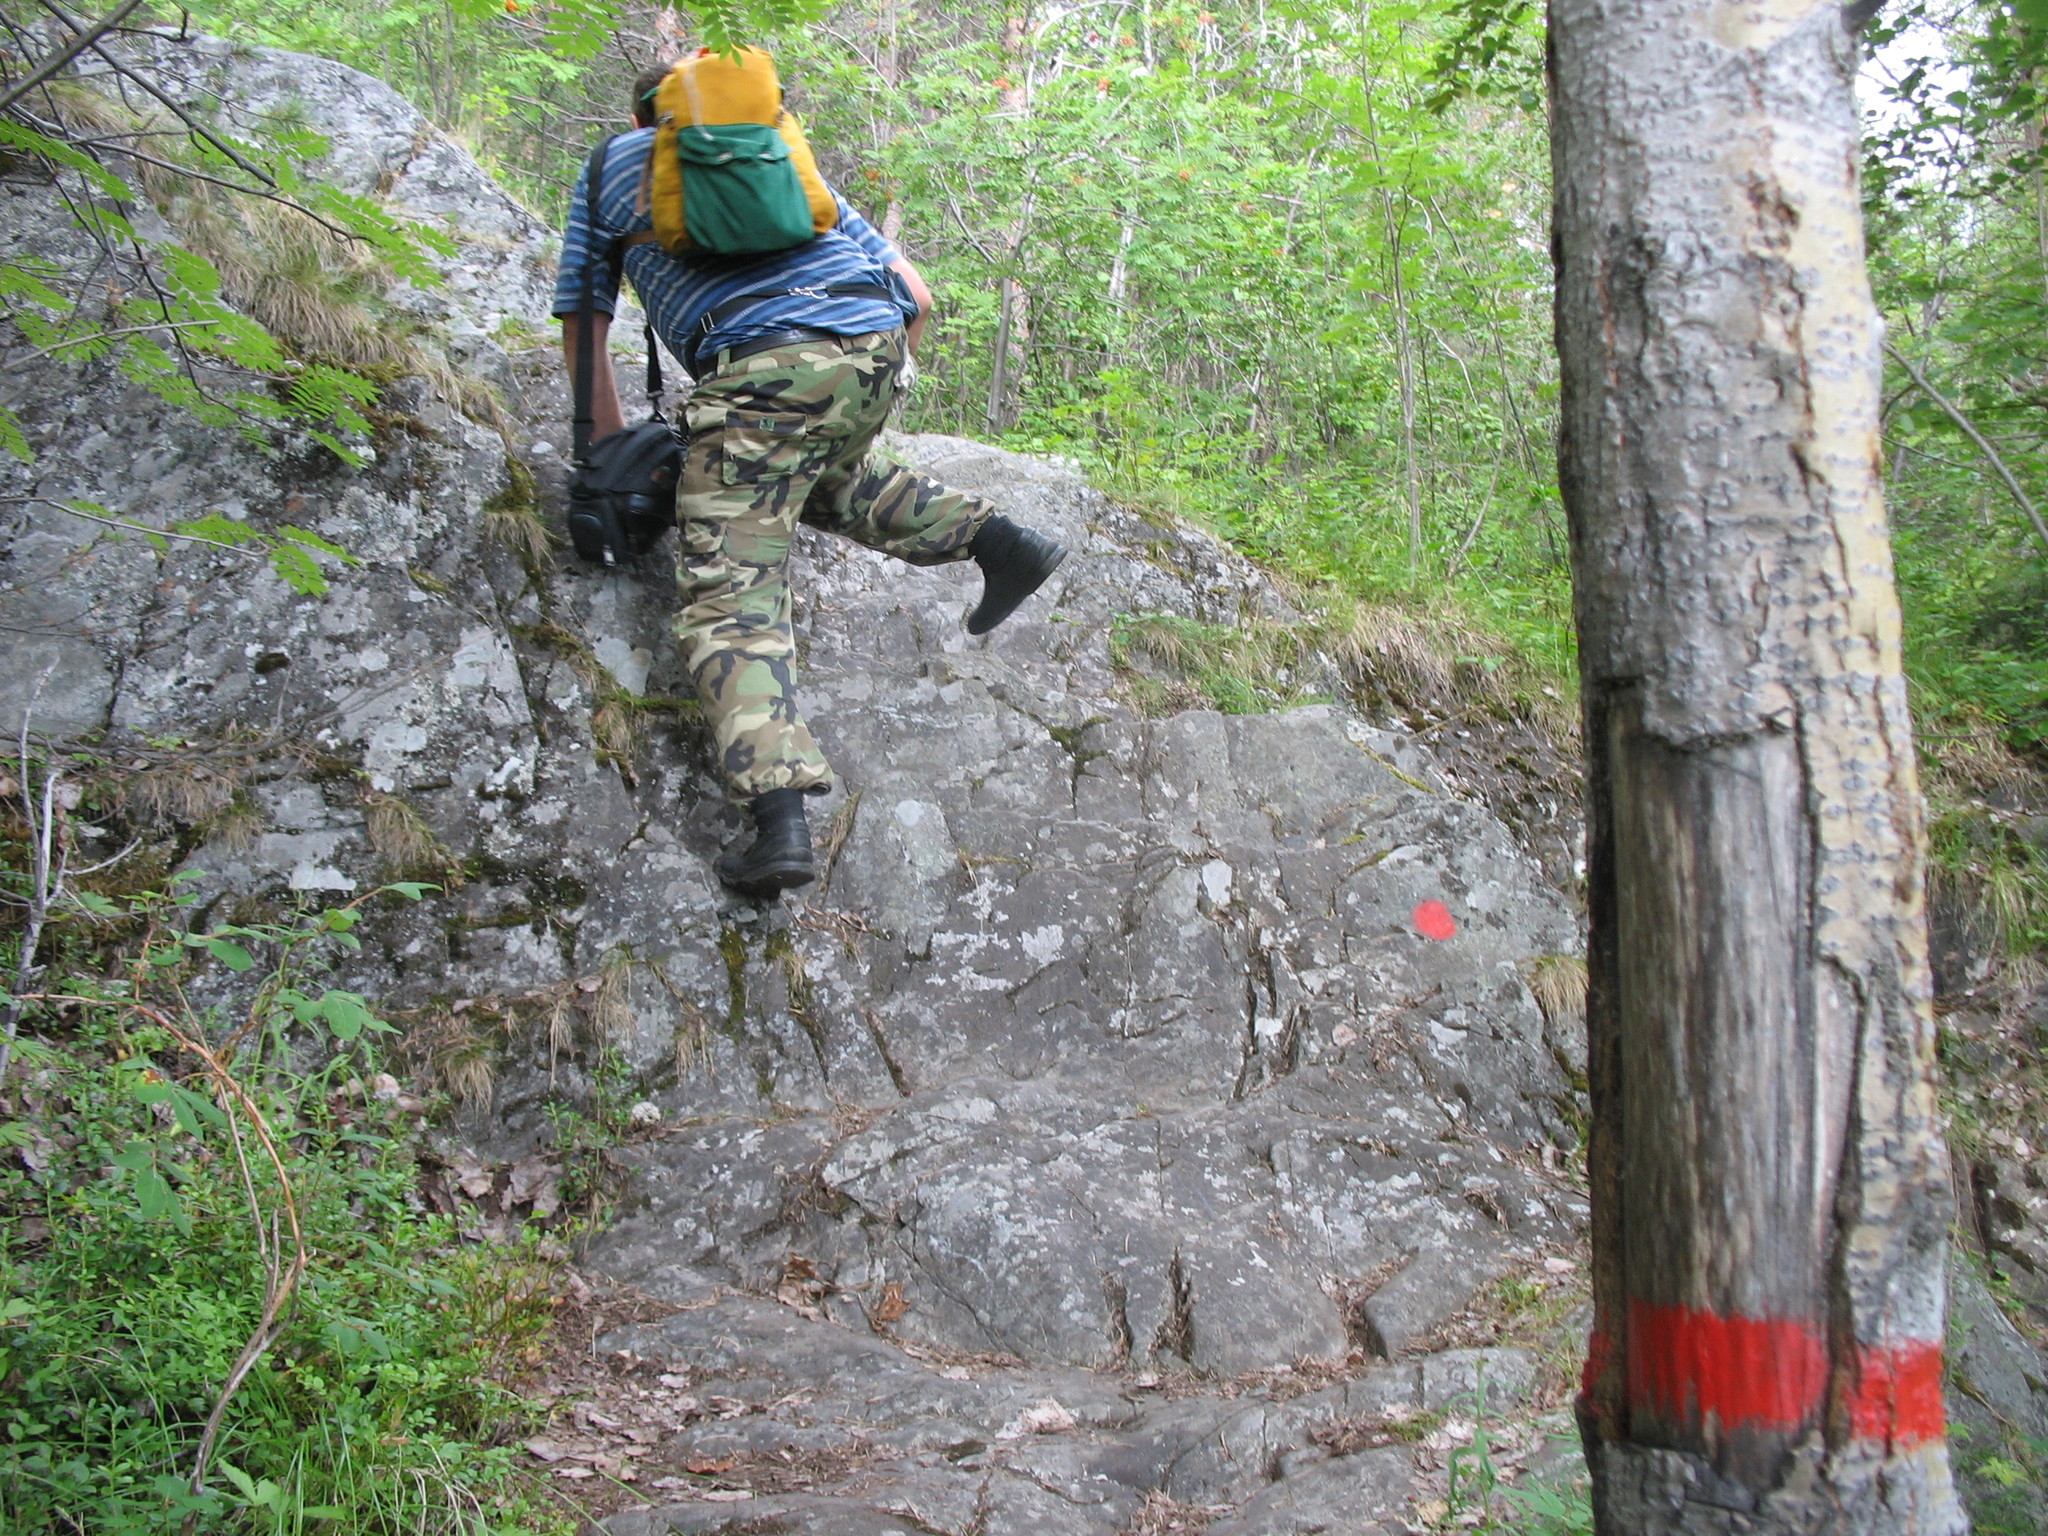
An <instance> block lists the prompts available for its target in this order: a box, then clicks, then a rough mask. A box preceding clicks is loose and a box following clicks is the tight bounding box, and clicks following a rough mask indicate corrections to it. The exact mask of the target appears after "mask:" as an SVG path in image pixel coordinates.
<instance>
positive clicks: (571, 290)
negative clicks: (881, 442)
mask: <svg viewBox="0 0 2048 1536" xmlns="http://www.w3.org/2000/svg"><path fill="white" fill-rule="evenodd" d="M763 71H765V81H764V79H763ZM749 91H751V92H753V93H754V95H753V96H752V97H751V98H747V97H746V96H745V93H746V92H749ZM763 91H769V92H772V94H769V95H766V96H765V97H764V96H762V95H761V92H763ZM721 93H723V94H721ZM743 99H753V100H756V101H761V100H765V101H766V103H767V105H766V108H765V110H756V111H754V112H753V113H752V114H751V116H752V119H753V121H744V120H741V119H746V118H748V116H749V113H748V111H747V110H746V109H745V108H740V109H737V110H731V109H727V110H721V103H727V104H729V103H731V102H733V101H736V100H743ZM707 102H708V106H707ZM779 106H780V87H779V85H778V84H776V83H775V78H774V73H773V64H772V63H771V62H769V61H768V58H767V55H766V54H762V53H759V52H758V51H756V50H752V49H749V50H746V51H745V53H744V54H743V55H742V56H741V57H740V58H739V59H737V60H735V59H731V58H725V57H720V56H716V55H712V54H709V53H708V52H706V53H703V54H700V55H698V56H697V57H696V58H695V59H691V60H686V61H684V63H683V64H681V65H678V66H676V67H675V68H674V69H669V68H666V67H664V68H661V69H654V70H649V71H647V72H645V73H643V74H642V75H641V77H640V78H639V79H638V80H636V81H635V82H634V86H633V121H634V125H635V126H634V129H633V131H631V132H628V133H622V134H620V135H618V136H616V137H615V138H613V139H611V140H609V141H608V143H607V145H606V146H605V147H604V148H603V149H602V151H601V152H600V154H599V155H595V156H593V162H592V163H593V164H595V163H597V162H598V161H599V160H600V159H601V161H602V170H601V175H600V177H599V184H598V188H597V197H596V199H595V209H596V223H597V228H596V229H595V230H593V228H592V227H591V223H592V221H591V216H590V212H589V210H590V208H591V206H592V201H591V199H590V198H589V197H588V195H587V194H588V191H589V188H588V182H589V177H590V168H589V167H588V166H586V168H585V171H584V177H583V180H582V181H580V182H579V183H578V185H577V189H576V194H575V196H574V197H573V198H572V199H571V200H570V205H569V206H570V209H571V213H570V217H569V225H568V230H567V232H566V234H565V236H564V239H563V242H562V266H561V275H560V277H559V279H558V281H557V285H556V289H555V304H554V312H555V314H556V315H557V316H559V317H561V319H562V320H563V330H564V335H563V344H564V352H565V354H566V356H567V358H568V360H569V369H570V374H571V377H572V380H573V379H574V377H575V375H576V370H577V362H576V359H577V341H578V334H577V333H578V329H579V326H580V325H583V324H588V325H589V326H590V327H591V330H592V337H591V341H592V343H593V350H592V353H591V354H589V355H593V356H595V357H596V358H597V359H599V360H602V359H604V358H605V356H606V353H605V338H606V335H607V333H608V331H609V329H610V323H611V316H612V313H613V311H614V308H615V305H616V301H617V294H618V277H619V270H620V267H621V266H623V268H624V271H625V273H626V275H627V276H629V277H631V278H632V280H633V287H634V290H635V291H636V292H637V293H638V295H639V297H640V302H641V306H642V308H644V309H645V310H646V312H647V315H648V318H649V320H650V322H651V323H652V325H653V327H654V330H655V331H656V333H657V334H659V335H660V337H661V339H662V341H663V342H664V343H665V344H666V345H667V347H668V349H669V351H670V352H671V353H673V354H674V355H675V356H676V357H677V358H679V359H681V360H683V361H684V362H686V363H687V364H688V365H689V367H690V370H691V372H692V373H693V375H694V376H695V381H696V382H695V387H694V388H693V390H692V392H691V394H690V396H689V399H688V401H687V403H686V404H685V406H684V408H683V414H682V421H681V422H680V423H679V425H680V427H681V428H682V432H683V436H684V438H685V455H684V458H683V461H682V466H681V470H680V477H679V480H678V482H677V490H676V523H677V528H678V531H679V534H680V540H679V542H680V550H679V553H678V556H677V562H676V580H677V585H678V587H679V589H680V597H681V607H680V608H679V610H678V612H677V614H676V616H675V619H674V622H673V628H674V631H675V635H676V638H677V640H678V641H679V642H680V643H681V646H682V651H683V662H684V665H685V667H686V668H687V669H688V671H689V674H690V677H691V679H692V681H693V682H694V683H695V685H696V688H697V692H698V694H699V696H700V697H701V698H702V700H703V703H704V712H705V717H706V719H707V720H708V722H709V723H710V726H711V732H712V739H713V742H714V744H715V750H716V753H717V756H718V767H719V769H720V771H721V772H722V773H723V774H724V775H725V778H726V782H727V784H728V785H729V786H730V789H731V792H732V794H733V796H734V798H735V800H737V801H738V802H740V803H742V804H744V805H746V806H747V807H748V809H749V810H750V811H751V813H752V816H753V820H754V826H755V837H754V840H753V843H752V844H751V846H749V847H748V848H747V849H746V850H745V851H744V852H739V853H728V854H726V855H724V856H723V857H721V858H720V859H719V861H718V874H719V878H720V879H722V880H723V881H724V882H725V883H726V884H727V885H728V886H730V887H732V888H733V889H734V890H736V891H738V892H740V893H741V894H743V895H747V896H754V897H771V896H773V895H775V894H776V893H777V892H780V891H783V890H786V889H789V888H791V887H794V886H800V885H805V884H807V883H809V881H810V880H811V878H812V860H811V839H810V830H809V827H808V826H807V824H806V822H805V817H804V797H805V796H806V795H810V794H823V793H825V792H826V791H827V790H829V789H830V788H831V769H830V767H829V765H828V764H827V763H826V761H825V756H824V754H823V753H822V752H821V751H820V750H819V748H818V744H817V742H816V741H815V740H814V739H813V738H812V736H811V733H810V730H809V729H808V728H807V727H806V726H805V724H804V721H803V718H802V716H801V714H800V713H799V712H798V710H797V705H796V698H795V694H794V691H793V686H792V684H793V672H794V665H793V663H794V655H795V644H794V639H793V636H792V633H791V627H790V590H789V552H790V544H791V540H792V538H793V537H794V535H795V531H796V524H797V523H798V522H799V521H802V522H805V523H808V524H810V525H811V526H812V527H814V528H820V529H824V530H827V531H829V532H832V533H836V534H839V535H841V536H842V537H844V538H849V539H852V540H854V541H855V542H856V543H859V544H864V545H866V546H867V547H868V548H870V549H877V550H881V551H883V552H884V553H887V554H890V555H894V556H895V557H896V558H897V559H899V560H903V561H907V562H908V563H910V564H912V565H942V564H945V563H947V562H950V561H959V560H967V559H970V558H971V559H973V560H974V561H976V562H977V563H978V564H979V565H980V567H981V572H982V580H983V589H982V595H981V601H980V604H979V605H978V606H977V607H976V608H975V609H974V611H973V612H972V613H971V614H969V615H968V618H967V629H968V632H969V633H970V634H975V635H981V634H986V633H987V632H988V631H989V630H991V629H993V628H995V626H996V625H998V624H1000V623H1001V622H1002V621H1003V620H1004V619H1006V618H1008V617H1009V615H1010V614H1011V613H1012V612H1014V611H1015V610H1016V608H1017V606H1018V604H1020V603H1022V602H1023V601H1024V599H1026V598H1027V597H1029V596H1030V595H1031V594H1032V593H1033V592H1035V591H1036V590H1037V589H1038V588H1039V586H1041V585H1042V584H1043V583H1044V582H1045V580H1046V578H1047V577H1049V576H1051V575H1052V573H1053V571H1054V569H1055V568H1056V567H1057V566H1058V565H1059V563H1060V561H1061V560H1063V559H1064V558H1065V557H1066V550H1065V549H1064V548H1063V547H1062V546H1061V545H1059V544H1058V543H1057V542H1055V541H1054V540H1052V539H1049V538H1047V537H1045V536H1044V535H1042V534H1039V533H1035V532H1033V531H1032V530H1030V529H1028V528H1023V527H1020V526H1018V525H1017V524H1015V523H1013V522H1011V521H1010V520H1009V519H1008V518H1006V517H1003V516H1002V515H1001V514H1000V513H998V512H997V511H996V509H995V507H994V506H993V505H992V504H991V503H989V502H988V501H985V500H983V499H982V498H980V497H977V496H970V495H968V494H966V493H965V492H961V491H955V490H951V489H949V488H947V487H946V486H944V485H941V484H939V483H938V482H937V481H935V480H931V479H928V478H926V477H925V476H923V475H918V474H914V473H912V472H911V471H910V470H908V469H905V468H902V467H901V466H899V465H895V464H891V463H889V462H887V461H886V460H884V459H881V458H879V457H877V456H875V455H874V454H872V453H871V452H870V449H871V446H872V444H873V442H874V439H875V437H876V435H877V434H878V433H879V432H880V431H881V429H882V426H883V424H884V422H885V421H886V420H887V419H888V415H889V409H890V406H891V405H892V403H893V402H894V399H895V396H896V395H897V393H898V392H899V391H900V390H902V389H904V388H905V387H907V384H908V382H909V380H910V378H911V377H912V376H913V368H914V365H913V363H912V361H911V357H912V354H913V352H914V351H915V349H916V347H917V344H918V341H919V339H920V337H921V334H922V332H923V329H924V324H925V320H926V318H927V316H928V315H929V314H930V312H931V292H930V290H929V289H928V288H927V287H926V286H925V283H924V280H923V279H922V278H921V277H919V275H918V273H917V269H916V268H914V267H913V266H912V265H911V264H910V263H909V262H908V261H906V260H905V259H904V258H903V255H902V253H901V252H900V251H898V250H897V249H896V247H895V246H894V245H892V244H891V243H890V242H889V241H888V240H887V239H885V238H884V237H883V236H882V234H881V233H880V232H879V231H878V230H876V229H875V228H874V227H873V226H872V225H871V224H869V223H868V222H867V220H865V219H864V218H862V217H861V216H860V215H859V214H858V213H856V212H855V211H854V210H853V208H852V207H851V206H849V205H848V204H847V202H846V200H845V199H844V198H842V197H840V196H839V195H838V193H837V192H835V191H833V190H831V189H830V188H829V187H827V186H826V185H825V184H824V182H823V181H822V179H821V178H819V177H818V174H817V171H816V167H815V164H814V162H812V160H811V157H810V152H809V149H808V147H807V146H804V145H803V144H802V139H801V131H800V130H798V129H796V128H795V127H794V124H793V123H791V122H790V120H789V119H788V118H787V117H786V115H784V114H782V113H781V112H780V110H779ZM750 132H751V133H752V134H753V135H754V137H753V138H752V140H751V141H748V140H747V138H746V136H747V135H748V134H749V133H750ZM777 134H779V135H780V138H781V139H783V140H788V141H790V143H791V145H792V146H793V148H785V149H778V148H777V139H776V138H775V137H774V135H777ZM721 135H722V136H723V137H722V138H721V137H720V136H721ZM657 139H659V140H660V143H661V148H662V154H660V155H657V154H656V144H657ZM721 144H722V145H723V146H724V148H721ZM735 144H739V145H741V147H742V149H743V152H744V157H743V158H742V157H736V156H735V154H734V153H732V152H731V151H732V147H733V146H734V145H735ZM700 146H701V147H700ZM799 151H800V153H799ZM721 154H722V155H723V159H722V160H721V159H720V155H721ZM693 156H694V157H695V158H694V159H693ZM780 160H788V161H790V162H791V163H792V164H794V165H795V166H797V167H798V168H800V170H801V174H802V178H803V180H802V182H801V183H800V185H801V186H802V188H803V192H804V194H805V195H806V196H807V197H808V206H809V208H810V209H811V210H814V211H815V213H816V224H815V227H814V228H807V227H805V224H804V222H803V221H804V219H805V216H806V215H805V207H806V205H805V203H803V202H797V203H796V204H795V208H796V217H797V221H798V222H797V226H796V229H795V231H794V235H795V240H796V243H794V244H785V245H784V247H783V248H780V249H766V250H762V251H761V253H759V254H738V255H733V254H724V255H718V254H711V252H712V251H715V250H721V249H723V250H728V251H732V250H737V251H740V252H743V253H744V252H747V251H748V250H749V249H750V248H751V249H754V250H760V248H761V247H762V246H763V245H766V244H772V242H773V241H774V240H775V239H776V238H778V237H776V236H775V235H773V234H772V233H771V234H769V235H768V236H765V237H761V236H758V235H757V234H755V233H753V232H751V231H750V230H749V229H748V227H747V225H748V221H749V220H750V219H753V218H755V216H756V211H755V207H754V206H753V205H752V204H749V202H748V201H747V199H748V197H750V196H752V195H753V194H752V192H751V191H750V190H749V188H750V186H751V185H752V184H751V183H749V182H747V181H745V180H744V179H742V180H741V181H740V182H737V183H735V182H732V181H731V180H728V181H727V182H726V183H724V184H723V186H721V184H720V183H718V182H716V181H713V180H709V179H698V180H693V179H692V176H693V174H695V175H696V176H698V177H699V178H710V177H714V176H721V175H728V173H729V172H730V170H731V168H732V166H733V165H734V164H738V165H739V166H741V167H742V176H743V178H744V177H748V176H752V175H754V174H755V172H756V170H761V172H762V174H775V175H780V176H782V177H783V181H782V182H779V183H775V184H774V187H772V188H771V190H774V189H775V188H780V187H782V186H785V185H787V186H790V187H794V186H797V185H799V183H797V182H796V181H795V180H794V178H792V177H790V176H789V173H788V171H786V170H782V169H779V168H778V165H777V163H776V162H778V161H780ZM677 162H680V163H681V171H680V182H679V183H678V174H677V171H676V170H675V169H673V167H674V166H675V165H676V163H677ZM762 184H763V185H767V183H762ZM734 186H737V187H738V191H737V192H734V191H732V188H733V187H734ZM665 198H666V199H669V200H670V201H667V202H665V201H664V199H665ZM686 198H687V199H688V200H689V201H688V202H687V203H686V202H685V199H686ZM789 201H790V199H788V198H787V197H785V198H784V199H783V204H784V206H783V207H782V209H781V212H783V213H784V214H786V213H787V211H788V208H787V205H788V203H789ZM735 210H736V211H735ZM685 212H687V220H686V218H685ZM713 214H718V215H720V216H721V217H723V218H724V219H725V223H724V224H723V225H715V224H713V223H712V222H711V216H712V215H713ZM787 226H788V221H787V218H786V217H785V218H784V221H783V227H784V228H787ZM735 229H736V230H737V235H736V236H735V237H733V238H727V234H728V230H735ZM693 237H694V238H693ZM618 250H623V258H622V260H621V261H617V262H615V261H613V260H611V259H610V257H611V256H612V255H613V253H614V252H615V251H618ZM586 277H588V278H589V279H590V281H591V287H590V290H589V291H590V294H591V308H590V311H589V312H588V313H587V314H584V315H579V314H578V310H579V309H581V308H582V300H583V295H584V293H585V281H586ZM592 372H593V374H594V377H593V378H592V380H591V397H590V398H591V405H590V416H591V418H592V422H593V428H594V431H595V433H596V434H597V436H598V438H599V443H598V445H597V447H598V450H599V451H601V450H602V447H603V442H602V439H603V438H604V437H605V436H606V435H608V434H610V433H613V432H618V431H621V430H622V429H623V427H624V420H623V416H622V414H621V411H620V407H619V400H618V391H617V387H616V384H615V383H614V381H613V378H612V374H611V369H610V367H609V366H606V365H604V364H603V363H602V361H600V363H599V365H598V366H595V367H594V368H593V369H592Z"/></svg>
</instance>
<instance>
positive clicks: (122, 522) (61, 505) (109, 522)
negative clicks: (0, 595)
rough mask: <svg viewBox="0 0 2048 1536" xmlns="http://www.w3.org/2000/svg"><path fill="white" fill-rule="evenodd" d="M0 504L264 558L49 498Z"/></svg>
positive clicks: (2, 499)
mask: <svg viewBox="0 0 2048 1536" xmlns="http://www.w3.org/2000/svg"><path fill="white" fill-rule="evenodd" d="M0 502H9V503H13V504H15V505H27V506H38V507H55V508H56V509H57V510H58V511H59V512H63V513H67V514H69V515H70V516H72V517H76V518H82V519H84V520H85V521H86V522H88V523H98V524H100V525H101V526H103V527H107V528H114V529H118V530H119V531H121V532H122V533H140V534H145V535H148V536H149V537H151V538H158V539H179V540H182V541H183V542H185V543H187V544H204V545H206V546H207V547H208V548H210V549H224V550H226V551H227V552H228V553H229V554H231V555H240V556H241V557H242V558H243V559H244V560H260V559H262V558H263V557H262V556H261V555H259V554H257V553H256V552H255V551H254V550H252V549H243V548H242V547H241V546H239V545H236V544H223V543H222V542H221V541H220V540H219V539H208V538H202V537H201V536H200V535H198V534H196V533H179V532H177V531H176V530H174V529H170V528H154V527H151V526H150V525H149V524H148V523H133V522H129V521H127V520H126V519H123V518H118V517H101V516H100V515H99V514H98V513H96V512H82V511H80V510H79V509H78V508H77V507H74V506H72V505H71V504H70V503H69V502H64V501H53V500H51V498H49V497H48V496H0Z"/></svg>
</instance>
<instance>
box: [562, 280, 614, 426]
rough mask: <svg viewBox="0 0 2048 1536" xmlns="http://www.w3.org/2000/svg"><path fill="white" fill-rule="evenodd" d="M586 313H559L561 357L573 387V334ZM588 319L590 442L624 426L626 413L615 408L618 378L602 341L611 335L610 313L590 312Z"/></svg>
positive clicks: (574, 341) (574, 374)
mask: <svg viewBox="0 0 2048 1536" xmlns="http://www.w3.org/2000/svg"><path fill="white" fill-rule="evenodd" d="M585 318H586V317H585V316H582V315H564V316H562V357H563V360H564V361H565V362H567V364H568V365H569V388H570V390H571V392H572V395H573V391H574V390H575V388H576V335H577V331H578V330H579V328H580V327H581V326H582V324H583V321H584V319H585ZM588 319H589V320H590V360H591V363H592V365H593V366H592V368H591V372H592V373H593V374H594V375H595V377H594V378H592V379H591V381H590V417H591V428H590V440H591V441H592V442H593V443H594V442H596V441H597V440H598V439H599V438H601V437H610V436H611V435H612V434H613V433H614V432H623V431H625V430H626V413H625V412H624V411H623V410H621V409H620V408H619V381H618V380H617V378H615V377H614V376H613V374H612V355H611V352H610V350H609V349H608V348H607V346H606V343H607V342H608V341H609V340H610V338H611V333H612V317H611V316H610V315H607V314H605V313H604V312H602V311H597V312H595V313H593V314H591V315H590V316H589V317H588Z"/></svg>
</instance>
